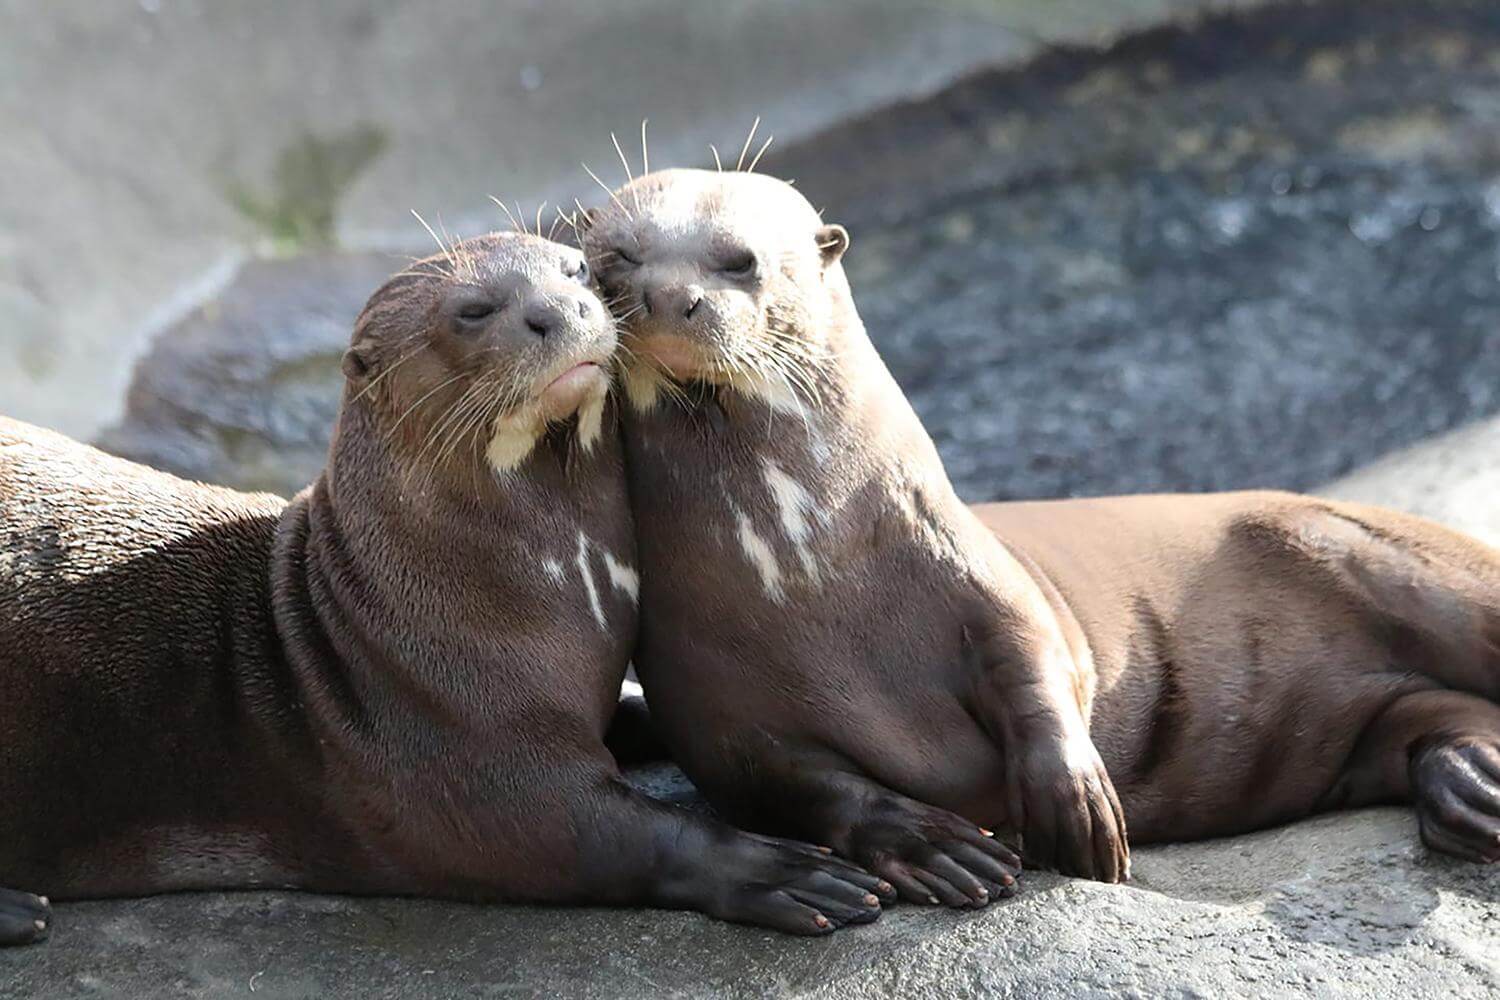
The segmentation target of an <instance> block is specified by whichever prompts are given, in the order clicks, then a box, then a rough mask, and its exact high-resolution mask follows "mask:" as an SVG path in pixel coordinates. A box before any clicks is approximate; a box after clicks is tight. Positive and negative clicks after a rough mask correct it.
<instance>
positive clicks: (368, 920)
mask: <svg viewBox="0 0 1500 1000" xmlns="http://www.w3.org/2000/svg"><path fill="white" fill-rule="evenodd" d="M1497 891H1500V880H1497V876H1496V873H1495V872H1494V871H1493V870H1484V869H1480V868H1478V867H1476V866H1472V865H1464V864H1462V863H1459V862H1452V861H1448V860H1445V859H1440V858H1432V857H1429V856H1427V855H1426V854H1425V852H1424V851H1423V849H1422V848H1421V847H1420V845H1419V844H1418V843H1417V842H1416V834H1415V824H1414V822H1413V821H1412V819H1411V817H1410V815H1409V814H1407V813H1405V812H1403V811H1400V810H1379V811H1370V812H1362V813H1355V814H1346V815H1341V816H1330V817H1325V818H1321V819H1317V820H1313V821H1311V822H1307V823H1302V824H1298V825H1297V826H1293V827H1288V828H1285V829H1280V830H1272V831H1268V832H1265V833H1261V834H1256V835H1254V836H1249V837H1240V838H1236V839H1232V840H1218V841H1209V842H1205V843H1198V844H1183V845H1173V846H1168V847H1158V848H1150V849H1146V850H1140V851H1138V852H1137V853H1136V860H1135V880H1134V882H1133V883H1132V884H1131V885H1128V886H1106V885H1099V884H1096V883H1090V882H1080V881H1074V880H1069V879H1063V878H1060V877H1058V876H1055V875H1047V874H1031V875H1028V876H1026V888H1025V892H1024V893H1023V894H1021V895H1019V896H1017V897H1016V898H1015V899H1013V900H1011V901H1009V902H1006V903H1003V904H996V905H993V906H991V907H989V908H988V909H987V910H985V911H983V912H981V913H975V914H959V913H953V912H947V911H941V910H929V909H925V908H916V907H900V908H897V909H894V910H892V911H891V912H889V913H887V914H886V915H885V916H884V917H883V918H881V920H879V921H878V922H876V923H875V924H872V925H870V926H867V927H862V928H859V929H857V930H853V931H845V932H840V933H839V934H836V935H834V936H833V937H832V938H829V939H822V940H815V941H807V940H802V939H794V938H788V937H782V936H778V935H775V934H771V933H768V932H763V931H759V930H752V929H746V928H740V927H732V926H729V925H725V924H720V923H715V922H713V921H710V920H708V919H707V918H704V917H700V916H696V915H692V914H675V913H653V912H647V911H619V912H609V911H602V910H587V909H585V910H577V909H575V910H558V909H535V908H526V907H475V906H460V905H453V904H443V903H432V902H417V901H402V900H361V899H350V898H337V897H316V896H298V895H283V894H277V893H236V894H229V895H200V896H168V897H159V898H155V899H148V900H139V901H131V902H124V903H77V904H70V905H63V906H59V907H58V911H57V923H56V929H55V932H54V935H53V939H52V940H51V941H50V942H48V943H47V944H46V945H43V946H41V947H38V948H33V949H29V950H21V951H9V952H5V953H0V997H7V998H8V997H31V996H46V997H49V998H59V1000H61V998H65V997H146V996H149V997H155V998H175V997H215V998H217V997H226V996H249V995H251V994H252V993H253V994H254V995H255V996H256V997H258V998H259V997H265V998H291V997H297V998H302V997H309V998H311V997H319V998H321V997H335V996H349V997H361V998H373V997H393V998H394V997H412V998H418V997H420V998H428V997H502V996H517V997H531V996H558V997H641V998H655V997H668V996H681V997H690V998H694V1000H699V998H715V997H726V998H729V997H734V998H739V997H780V996H807V997H829V998H831V1000H832V998H839V1000H851V998H865V997H870V998H875V997H907V996H914V997H939V996H941V997H1039V998H1041V997H1058V998H1063V997H1117V996H1137V997H1248V996H1264V995H1275V996H1287V997H1351V998H1359V1000H1364V998H1368V997H1372V996H1373V997H1483V996H1490V995H1493V994H1494V992H1495V991H1496V990H1500V951H1497V949H1496V947H1495V945H1496V942H1497V941H1500V905H1497V904H1496V903H1495V896H1496V893H1497Z"/></svg>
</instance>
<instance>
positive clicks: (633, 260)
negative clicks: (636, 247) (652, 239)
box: [615, 247, 641, 267]
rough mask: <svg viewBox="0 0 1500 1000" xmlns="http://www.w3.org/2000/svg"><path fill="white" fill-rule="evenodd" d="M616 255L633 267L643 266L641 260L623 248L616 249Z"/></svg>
mask: <svg viewBox="0 0 1500 1000" xmlns="http://www.w3.org/2000/svg"><path fill="white" fill-rule="evenodd" d="M615 255H616V256H617V257H619V258H620V259H621V260H623V261H624V262H625V263H627V264H629V265H630V266H631V267H640V266H641V261H640V258H639V257H633V256H631V254H630V252H629V251H627V250H625V249H624V248H622V247H615Z"/></svg>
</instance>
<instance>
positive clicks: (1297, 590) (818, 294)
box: [584, 171, 1500, 905]
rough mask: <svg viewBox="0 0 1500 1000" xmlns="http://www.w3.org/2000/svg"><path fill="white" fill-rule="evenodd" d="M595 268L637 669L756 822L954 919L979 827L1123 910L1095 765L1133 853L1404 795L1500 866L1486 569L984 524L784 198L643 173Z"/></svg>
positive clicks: (1392, 546) (1297, 544)
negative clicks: (613, 310) (616, 359)
mask: <svg viewBox="0 0 1500 1000" xmlns="http://www.w3.org/2000/svg"><path fill="white" fill-rule="evenodd" d="M584 244H585V247H586V249H587V250H588V252H589V253H590V256H591V258H592V259H593V260H594V261H595V263H596V266H597V267H598V268H599V270H600V272H601V275H602V280H603V282H604V284H605V287H606V290H607V291H609V292H611V293H612V294H614V295H615V296H617V297H618V301H619V302H620V307H619V311H620V315H621V316H622V317H623V318H624V319H625V320H626V321H627V322H628V324H629V325H628V327H627V328H626V331H625V332H626V337H625V344H626V346H627V348H628V351H629V355H630V356H631V357H632V358H633V360H632V361H631V363H630V364H629V367H628V369H627V371H626V372H625V376H624V378H625V383H626V385H627V387H628V388H629V390H630V392H629V395H630V400H631V405H630V406H629V407H627V408H626V409H627V413H626V417H625V421H624V423H625V431H626V450H627V455H628V463H627V465H628V475H629V479H630V487H631V501H632V504H633V505H634V508H635V513H636V519H637V533H638V538H639V541H640V554H641V560H642V622H641V641H640V646H639V648H638V650H637V654H636V665H637V669H638V670H639V671H640V673H641V677H642V679H643V682H644V683H645V685H646V692H647V697H648V698H649V700H650V702H651V707H652V710H653V713H654V715H655V717H656V719H657V720H658V723H659V724H660V725H661V726H662V728H663V731H664V733H665V735H666V737H667V739H668V741H669V742H670V743H671V744H672V746H673V749H674V751H675V752H676V754H677V756H678V758H679V759H680V761H681V763H682V765H683V767H684V769H685V770H686V771H687V772H688V773H689V774H690V775H691V776H692V777H693V778H694V780H695V781H697V782H698V783H699V784H700V785H701V786H702V787H703V789H704V790H705V792H706V793H707V794H708V796H709V798H710V799H711V800H712V801H714V802H715V803H716V804H717V805H718V806H720V807H721V808H723V809H724V810H725V811H726V812H727V813H729V814H730V815H731V816H733V817H734V818H736V819H737V820H738V821H740V822H742V823H744V824H747V825H751V826H753V827H755V828H759V829H765V830H769V831H779V832H782V833H788V834H796V835H798V836H805V837H810V838H813V839H816V840H818V841H820V842H824V843H830V844H833V845H834V846H835V848H837V849H838V850H840V851H841V852H843V853H846V854H847V855H849V856H850V857H852V858H854V859H855V860H857V861H859V862H860V863H861V864H864V865H866V866H867V867H869V868H871V870H873V871H875V872H877V873H879V874H883V875H885V876H886V877H887V878H889V879H891V880H892V881H893V882H895V883H896V884H897V885H898V887H899V888H900V889H901V890H902V893H903V895H904V896H907V897H912V898H919V899H920V898H927V899H929V900H930V899H931V897H936V898H941V899H943V900H945V901H948V902H950V903H954V904H956V905H965V904H967V903H973V902H979V901H982V899H983V898H984V897H983V896H982V895H981V890H983V889H988V890H989V892H990V893H991V894H993V892H994V891H995V889H996V885H995V881H994V877H995V875H996V874H997V872H996V869H995V868H994V867H993V859H986V858H983V857H980V856H979V855H977V854H975V853H973V851H972V849H971V848H972V845H973V844H975V843H976V842H977V841H975V839H974V838H973V836H972V826H971V825H970V824H976V823H977V824H983V825H985V826H990V827H994V828H1008V829H1015V830H1019V831H1020V832H1021V833H1022V834H1023V838H1024V848H1025V850H1024V854H1025V856H1026V858H1027V861H1028V863H1036V864H1039V865H1043V866H1054V867H1058V868H1060V869H1061V870H1063V871H1067V872H1072V873H1076V874H1081V875H1086V876H1092V877H1096V878H1101V879H1105V880H1113V879H1119V878H1123V877H1125V876H1126V875H1127V873H1128V867H1127V862H1126V859H1125V856H1124V853H1123V850H1124V830H1125V824H1124V820H1122V819H1121V818H1120V817H1119V816H1118V815H1117V814H1116V813H1115V812H1114V806H1113V799H1114V792H1113V790H1112V788H1111V786H1110V783H1109V778H1106V777H1105V776H1104V775H1103V774H1102V773H1101V771H1100V770H1099V765H1098V757H1096V756H1095V751H1094V744H1095V743H1097V745H1098V751H1099V753H1100V754H1101V755H1102V757H1103V760H1104V762H1105V763H1106V764H1107V765H1108V769H1109V775H1110V776H1112V777H1113V780H1114V782H1115V783H1116V784H1117V785H1118V786H1119V791H1120V797H1121V800H1122V801H1123V812H1124V818H1125V819H1128V821H1129V824H1130V829H1131V831H1132V832H1133V834H1134V835H1135V837H1136V838H1137V839H1138V840H1159V839H1168V838H1181V837H1194V836H1204V835H1209V834H1214V833H1229V832H1234V831H1241V830H1247V829H1251V828H1254V827H1256V826H1261V825H1265V824H1267V823H1274V822H1278V821H1282V820H1286V819H1289V818H1291V817H1293V816H1299V815H1305V814H1306V813H1308V812H1310V811H1313V810H1315V809H1321V808H1328V807H1332V806H1336V805H1352V804H1358V803H1365V802H1375V801H1381V800H1385V799H1394V798H1413V799H1415V801H1416V802H1417V804H1418V808H1419V811H1420V812H1421V813H1422V817H1423V820H1422V824H1423V833H1424V837H1425V838H1426V839H1427V841H1428V843H1430V844H1432V845H1433V846H1434V847H1437V848H1440V849H1443V850H1447V851H1450V852H1452V853H1458V854H1461V855H1463V856H1468V857H1474V858H1477V859H1490V858H1493V857H1494V856H1495V855H1496V853H1497V849H1500V841H1497V840H1496V836H1497V834H1500V784H1497V780H1500V753H1497V737H1500V709H1497V708H1496V705H1495V704H1494V701H1495V699H1496V698H1497V696H1500V557H1497V556H1496V554H1495V553H1493V552H1491V551H1490V550H1488V549H1485V548H1484V547H1482V546H1480V545H1478V544H1477V543H1474V542H1471V541H1469V540H1467V539H1464V538H1462V537H1460V536H1457V535H1455V534H1453V533H1452V532H1448V531H1445V530H1443V529H1441V528H1438V527H1436V526H1434V525H1431V524H1428V523H1426V522H1422V521H1418V520H1416V519H1412V518H1403V517H1400V516H1399V515H1394V514H1390V513H1387V512H1383V511H1369V510H1364V509H1356V508H1352V507H1347V506H1342V505H1333V504H1326V503H1322V502H1320V501H1315V500H1311V499H1305V498H1295V497H1288V496H1286V495H1281V494H1240V495H1232V496H1225V497H1205V498H1185V497H1174V498H1154V499H1153V498H1134V499H1119V500H1099V501H1077V502H1062V503H1055V504H1046V505H1043V504H1032V505H994V506H985V507H981V508H977V509H976V512H977V514H978V516H977V517H976V516H975V512H971V511H969V510H968V509H966V508H964V506H963V505H962V504H961V503H959V502H958V500H957V499H956V498H955V497H954V495H953V493H952V491H951V489H950V488H949V486H948V483H947V480H946V477H945V476H944V474H943V471H942V467H941V464H940V462H939V460H938V457H937V455H936V452H935V450H934V448H933V446H932V443H931V441H930V440H929V439H928V437H927V435H926V434H925V432H924V431H923V430H922V428H921V426H920V425H919V423H918V421H917V419H916V417H915V415H914V414H913V413H912V411H911V409H910V407H909V405H908V404H907V403H906V401H905V399H904V398H903V397H902V395H901V393H900V391H899V390H898V388H897V387H896V385H895V383H894V381H893V380H892V379H891V378H890V375H889V374H888V372H887V371H886V369H885V367H884V366H883V364H882V363H881V362H880V360H879V357H878V356H877V355H876V353H875V351H874V349H873V347H872V346H871V344H870V342H869V340H868V338H867V337H866V335H865V333H864V330H863V327H862V325H861V323H860V321H859V317H858V315H857V313H856V311H855V309H854V306H853V303H852V301H851V299H850V296H849V292H848V286H847V284H846V282H845V279H844V276H843V273H842V269H841V267H840V266H839V263H838V260H839V256H840V255H841V254H842V252H843V250H844V249H845V247H846V246H847V244H848V237H847V234H845V233H844V232H843V230H842V229H840V228H839V227H837V226H827V225H824V224H823V223H822V221H821V220H820V219H819V218H818V217H817V215H816V213H815V212H814V211H813V210H812V208H811V207H810V206H809V205H808V204H807V203H806V201H805V200H804V199H802V198H801V196H800V195H798V194H796V193H795V192H794V191H793V190H792V189H791V188H789V187H787V186H786V185H783V184H781V183H780V182H778V181H775V180H773V179H771V178H767V177H761V176H752V175H745V174H740V173H724V174H716V173H709V172H700V171H668V172H664V173H659V174H651V175H647V176H646V177H644V178H640V179H638V180H637V181H635V182H634V183H632V184H631V185H628V186H627V187H625V188H623V189H621V190H620V191H618V192H616V195H615V198H614V199H612V205H611V206H609V207H607V208H605V209H604V210H602V211H600V212H598V213H596V214H595V215H594V216H593V217H592V219H591V220H590V221H589V223H588V224H587V225H586V227H585V230H584ZM1090 737H1092V739H1093V742H1090ZM953 814H957V816H955V815H953ZM957 817H963V819H962V820H960V819H958V818H957Z"/></svg>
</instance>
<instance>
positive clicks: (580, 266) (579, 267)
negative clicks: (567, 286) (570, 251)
mask: <svg viewBox="0 0 1500 1000" xmlns="http://www.w3.org/2000/svg"><path fill="white" fill-rule="evenodd" d="M563 274H566V275H567V276H568V277H570V278H574V279H576V280H577V281H578V282H579V283H581V284H585V285H586V284H588V281H589V262H588V261H586V260H584V259H583V258H582V257H580V258H578V259H577V260H574V261H564V262H563Z"/></svg>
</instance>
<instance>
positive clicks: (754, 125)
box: [734, 115, 760, 170]
mask: <svg viewBox="0 0 1500 1000" xmlns="http://www.w3.org/2000/svg"><path fill="white" fill-rule="evenodd" d="M758 128H760V115H756V116H755V121H754V122H752V123H751V125H750V134H749V135H747V136H745V145H743V146H741V147H740V158H739V159H738V160H736V161H735V164H734V169H736V170H739V169H740V168H741V167H743V166H744V165H745V154H746V153H748V152H750V142H751V140H753V139H754V138H755V130H756V129H758Z"/></svg>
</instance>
